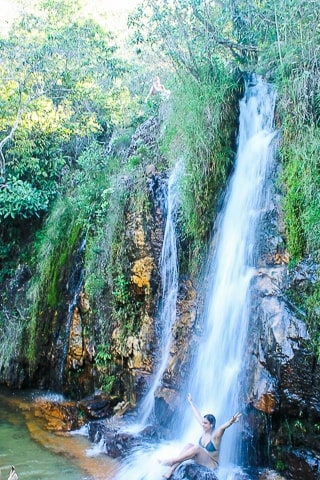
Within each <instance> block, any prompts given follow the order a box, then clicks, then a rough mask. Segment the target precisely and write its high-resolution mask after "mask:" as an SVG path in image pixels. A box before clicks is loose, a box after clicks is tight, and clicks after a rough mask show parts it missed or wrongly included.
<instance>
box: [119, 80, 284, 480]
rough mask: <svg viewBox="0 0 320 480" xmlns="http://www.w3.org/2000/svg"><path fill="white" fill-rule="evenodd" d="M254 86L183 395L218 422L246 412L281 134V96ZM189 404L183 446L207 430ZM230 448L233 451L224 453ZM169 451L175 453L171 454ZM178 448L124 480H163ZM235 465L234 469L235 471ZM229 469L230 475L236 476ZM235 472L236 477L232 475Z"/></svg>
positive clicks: (129, 467) (225, 458) (140, 452)
mask: <svg viewBox="0 0 320 480" xmlns="http://www.w3.org/2000/svg"><path fill="white" fill-rule="evenodd" d="M255 80H256V82H255V84H254V85H252V84H249V85H247V87H246V92H245V95H244V98H243V99H242V100H241V102H240V119H239V136H238V152H237V157H236V162H235V169H234V173H233V176H232V179H231V182H230V185H229V188H228V190H227V192H226V196H225V202H224V207H223V209H222V211H221V214H220V215H219V221H218V222H217V225H216V228H215V230H216V232H217V234H216V235H215V238H214V254H213V255H212V258H211V259H210V260H209V262H208V263H209V264H208V268H207V275H206V279H207V282H206V284H207V285H209V287H208V288H206V289H205V302H204V303H205V308H204V314H203V317H202V321H201V322H200V323H201V325H202V326H203V336H202V340H201V342H200V345H199V350H198V354H197V356H196V357H197V358H196V360H195V362H194V365H193V366H192V372H191V374H190V381H189V382H188V385H185V391H184V392H182V395H185V396H186V394H187V392H188V391H190V392H192V395H193V398H194V400H195V403H196V404H197V405H198V407H199V409H200V411H201V412H202V413H203V414H206V413H213V414H214V415H215V416H216V417H217V424H218V425H219V424H221V423H224V422H225V421H227V420H228V419H229V418H230V417H231V416H232V415H233V414H234V413H235V412H237V411H241V410H242V405H241V404H240V401H241V400H240V398H241V385H242V384H243V383H244V382H243V379H244V376H245V365H244V364H243V359H244V356H245V349H246V344H247V342H248V332H247V327H248V317H249V314H250V312H249V310H250V295H249V294H250V281H251V279H252V276H253V273H254V272H255V268H256V254H255V252H256V249H257V237H258V231H259V230H258V229H259V222H260V219H261V214H262V213H263V210H264V208H265V206H266V202H267V199H268V181H267V179H268V173H269V172H270V170H271V168H272V165H273V162H274V150H275V142H274V138H275V137H276V134H277V132H276V131H275V130H274V129H273V127H272V124H273V113H274V105H275V93H274V91H273V89H272V88H271V86H270V85H268V84H266V83H264V82H263V81H262V80H260V79H259V78H257V79H255ZM186 405H187V403H185V404H183V405H182V406H181V411H182V415H184V421H183V422H181V426H182V427H181V430H180V440H179V447H180V448H181V447H182V446H183V444H184V443H186V442H187V441H188V442H189V441H191V442H192V443H195V442H197V441H198V437H199V436H200V432H199V425H198V424H197V423H196V422H195V421H194V420H192V418H191V413H190V409H188V407H187V406H186ZM238 431H239V430H238V428H237V426H232V427H231V428H230V429H227V431H226V433H225V436H224V438H223V442H222V448H221V452H220V465H222V468H221V467H220V469H219V473H218V476H219V478H221V479H222V478H226V476H227V478H228V479H231V478H233V476H232V468H231V465H230V464H232V463H235V462H237V461H239V457H238V458H237V457H236V452H237V451H239V450H238V449H237V444H238V443H239V442H238V441H237V432H238ZM224 445H225V446H227V448H224ZM168 448H169V452H168ZM176 448H177V445H176V444H173V443H171V445H170V446H169V447H168V445H165V444H161V445H157V447H156V448H155V447H154V446H150V448H148V446H144V447H143V448H141V449H137V450H136V451H134V452H132V455H131V456H130V457H129V458H128V459H127V461H126V463H125V464H124V465H123V466H122V468H121V470H120V472H119V474H118V476H117V479H119V480H124V479H126V478H128V475H130V478H131V480H141V479H142V478H143V479H144V480H157V479H160V478H161V475H162V474H163V470H162V468H160V467H159V464H158V463H157V458H166V457H172V456H174V454H175V452H176ZM228 465H229V467H227V466H228ZM228 470H229V473H228ZM230 475H231V476H230Z"/></svg>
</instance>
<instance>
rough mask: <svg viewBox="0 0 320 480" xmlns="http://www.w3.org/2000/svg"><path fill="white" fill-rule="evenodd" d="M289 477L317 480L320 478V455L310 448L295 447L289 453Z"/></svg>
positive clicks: (296, 479) (298, 479) (297, 479)
mask: <svg viewBox="0 0 320 480" xmlns="http://www.w3.org/2000/svg"><path fill="white" fill-rule="evenodd" d="M288 461H289V471H288V478H289V479H290V480H291V479H292V480H315V479H319V478H320V455H318V454H316V453H315V452H314V451H310V450H298V449H293V450H291V452H290V453H289V455H288Z"/></svg>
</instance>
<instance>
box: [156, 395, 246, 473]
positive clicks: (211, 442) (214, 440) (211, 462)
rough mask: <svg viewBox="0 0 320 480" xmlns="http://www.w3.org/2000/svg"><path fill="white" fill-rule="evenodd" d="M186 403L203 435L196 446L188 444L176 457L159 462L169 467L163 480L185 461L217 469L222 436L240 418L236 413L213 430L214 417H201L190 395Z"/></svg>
mask: <svg viewBox="0 0 320 480" xmlns="http://www.w3.org/2000/svg"><path fill="white" fill-rule="evenodd" d="M188 402H189V403H190V405H191V408H192V412H193V414H194V416H195V418H196V420H197V421H198V422H199V423H200V425H201V426H202V428H203V433H202V435H201V437H200V439H199V444H198V445H194V444H192V443H188V444H187V445H185V447H184V448H183V449H182V450H181V452H180V453H179V455H177V456H176V457H174V458H170V459H168V460H163V461H160V463H161V464H162V465H168V466H169V467H171V468H170V470H169V471H168V473H166V474H164V475H163V478H170V477H171V476H172V475H173V473H174V471H175V470H176V468H177V467H178V466H179V465H180V464H181V463H182V462H184V461H185V460H191V459H192V460H194V461H195V462H196V463H198V464H199V465H203V466H204V467H208V468H212V469H215V468H217V467H218V466H219V463H218V460H219V450H220V444H221V439H222V436H223V434H224V432H225V431H226V429H227V428H228V427H230V426H231V425H233V424H234V423H236V422H238V421H239V418H240V416H241V413H236V414H235V415H233V417H232V418H231V419H230V420H229V421H228V422H226V423H224V424H223V425H221V426H220V427H219V428H217V429H216V430H215V425H216V419H215V417H214V416H213V415H211V414H208V415H205V416H204V417H202V415H201V413H200V412H199V410H198V408H197V407H196V406H195V405H194V404H193V402H192V397H191V394H190V393H189V394H188Z"/></svg>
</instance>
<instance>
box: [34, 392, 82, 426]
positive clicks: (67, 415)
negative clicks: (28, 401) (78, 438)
mask: <svg viewBox="0 0 320 480" xmlns="http://www.w3.org/2000/svg"><path fill="white" fill-rule="evenodd" d="M33 408H34V415H35V417H39V418H41V419H42V420H43V421H44V428H46V429H47V430H52V431H58V432H59V431H60V432H61V431H64V432H65V431H70V430H74V429H76V428H79V427H80V426H81V422H80V421H79V417H78V413H79V411H78V406H77V404H76V403H75V402H61V403H60V402H55V401H49V400H40V399H39V400H37V401H36V402H35V403H34V405H33Z"/></svg>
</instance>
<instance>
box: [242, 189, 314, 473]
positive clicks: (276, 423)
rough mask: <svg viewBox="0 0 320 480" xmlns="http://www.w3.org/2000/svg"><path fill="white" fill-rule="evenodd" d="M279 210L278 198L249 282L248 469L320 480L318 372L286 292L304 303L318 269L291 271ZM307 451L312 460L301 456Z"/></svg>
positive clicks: (273, 197)
mask: <svg viewBox="0 0 320 480" xmlns="http://www.w3.org/2000/svg"><path fill="white" fill-rule="evenodd" d="M279 204H280V201H279V198H278V196H277V194H276V193H275V192H273V193H272V195H271V196H270V201H269V204H268V206H267V208H266V212H265V215H264V218H263V220H262V222H261V226H262V229H261V234H260V246H259V247H258V268H257V270H256V273H255V275H254V277H253V280H252V298H251V312H250V324H249V332H250V342H249V343H248V345H249V348H248V351H247V357H246V369H247V371H246V380H247V390H248V391H249V392H250V393H249V397H248V398H246V399H243V401H244V403H246V404H247V414H246V415H245V416H244V418H243V421H244V432H245V433H244V444H245V445H246V448H247V451H248V452H249V457H251V458H249V463H251V464H253V465H259V464H260V465H261V464H262V465H263V464H269V465H270V462H271V463H272V462H274V465H277V464H278V463H281V464H282V466H283V469H285V472H286V477H287V476H288V478H292V479H300V478H301V479H302V478H303V479H310V480H316V479H318V478H319V474H318V470H317V468H318V467H317V466H316V465H318V456H319V454H320V435H319V433H320V432H318V431H317V429H316V427H315V426H316V425H320V365H319V362H318V361H317V360H316V358H315V357H314V355H313V354H312V352H311V350H310V348H308V345H309V343H310V338H309V334H308V331H307V328H306V324H305V322H304V321H303V319H302V317H301V316H300V315H299V316H298V313H299V312H298V311H297V310H294V309H293V305H292V304H291V302H290V300H289V298H288V296H287V295H286V292H288V291H290V293H291V294H292V291H293V290H294V289H297V293H296V295H299V293H298V292H299V291H300V292H301V293H302V292H304V290H307V288H308V287H307V284H310V282H311V283H312V282H314V281H316V271H317V267H315V265H314V264H313V263H312V262H311V264H309V267H306V266H303V265H298V266H297V267H296V268H295V269H293V270H289V269H288V265H287V263H288V260H289V257H288V254H287V252H286V251H285V250H284V247H283V246H284V241H283V236H284V229H283V222H282V217H281V211H280V209H279ZM291 296H292V295H291ZM263 419H264V420H263ZM245 437H247V439H246V438H245ZM250 438H251V440H249V439H250ZM250 442H252V445H254V447H253V448H251V447H250ZM306 448H307V450H308V454H305V453H303V452H304V451H305V449H306ZM268 451H269V452H270V454H266V452H268ZM298 472H299V473H298Z"/></svg>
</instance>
